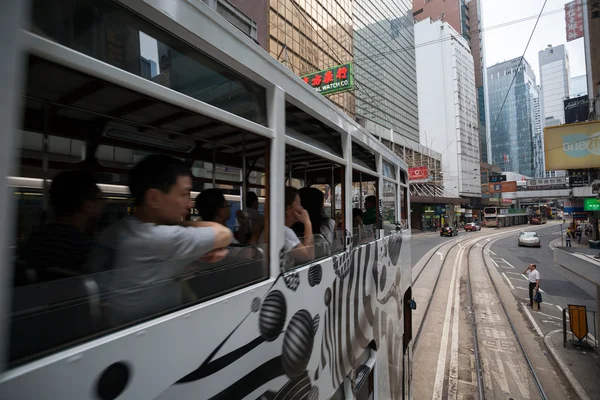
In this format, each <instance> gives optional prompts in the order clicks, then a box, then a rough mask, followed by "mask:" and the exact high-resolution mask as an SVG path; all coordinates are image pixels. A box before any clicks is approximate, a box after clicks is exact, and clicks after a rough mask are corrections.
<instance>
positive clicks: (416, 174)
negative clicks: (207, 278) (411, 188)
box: [408, 167, 429, 182]
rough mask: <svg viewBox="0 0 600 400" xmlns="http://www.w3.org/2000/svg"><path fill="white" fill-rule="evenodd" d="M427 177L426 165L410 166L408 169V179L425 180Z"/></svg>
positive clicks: (427, 169)
mask: <svg viewBox="0 0 600 400" xmlns="http://www.w3.org/2000/svg"><path fill="white" fill-rule="evenodd" d="M428 179H429V168H427V167H410V168H409V169H408V180H409V181H411V182H416V181H423V182H425V181H427V180H428Z"/></svg>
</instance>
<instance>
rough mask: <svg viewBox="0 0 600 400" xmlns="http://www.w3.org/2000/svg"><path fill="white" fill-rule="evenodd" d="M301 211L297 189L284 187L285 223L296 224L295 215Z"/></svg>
mask: <svg viewBox="0 0 600 400" xmlns="http://www.w3.org/2000/svg"><path fill="white" fill-rule="evenodd" d="M301 211H302V203H301V202H300V195H299V194H298V189H296V188H294V187H291V186H286V187H285V218H286V221H290V222H292V221H293V222H296V220H297V217H296V213H299V212H301Z"/></svg>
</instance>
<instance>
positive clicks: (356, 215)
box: [352, 208, 363, 226]
mask: <svg viewBox="0 0 600 400" xmlns="http://www.w3.org/2000/svg"><path fill="white" fill-rule="evenodd" d="M362 224H363V211H362V210H361V209H360V208H353V209H352V226H360V225H362Z"/></svg>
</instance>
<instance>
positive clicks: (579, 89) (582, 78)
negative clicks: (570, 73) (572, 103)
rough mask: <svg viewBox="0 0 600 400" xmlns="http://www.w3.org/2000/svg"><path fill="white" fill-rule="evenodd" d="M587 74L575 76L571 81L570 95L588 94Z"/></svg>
mask: <svg viewBox="0 0 600 400" xmlns="http://www.w3.org/2000/svg"><path fill="white" fill-rule="evenodd" d="M587 92H588V89H587V75H579V76H574V77H572V78H571V79H570V81H569V96H570V97H577V96H583V95H585V94H587Z"/></svg>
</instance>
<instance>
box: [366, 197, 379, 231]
mask: <svg viewBox="0 0 600 400" xmlns="http://www.w3.org/2000/svg"><path fill="white" fill-rule="evenodd" d="M363 223H364V224H365V225H374V224H376V223H377V197H375V196H367V198H366V199H365V213H364V215H363Z"/></svg>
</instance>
